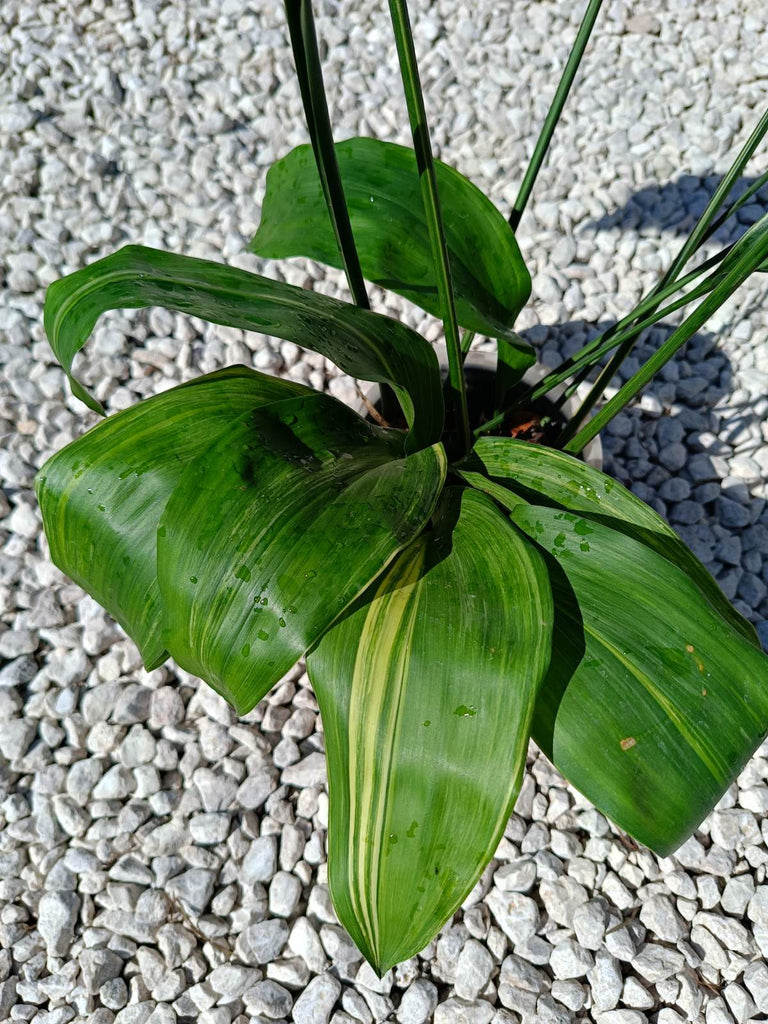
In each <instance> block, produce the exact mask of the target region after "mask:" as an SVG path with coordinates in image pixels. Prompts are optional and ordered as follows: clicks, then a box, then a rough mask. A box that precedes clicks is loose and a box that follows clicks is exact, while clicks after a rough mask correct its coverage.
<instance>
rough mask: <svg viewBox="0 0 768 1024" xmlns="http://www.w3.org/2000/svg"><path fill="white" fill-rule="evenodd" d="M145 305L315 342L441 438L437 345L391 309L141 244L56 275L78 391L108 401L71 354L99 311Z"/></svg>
mask: <svg viewBox="0 0 768 1024" xmlns="http://www.w3.org/2000/svg"><path fill="white" fill-rule="evenodd" d="M310 159H312V156H311V151H310ZM315 173H317V172H316V171H315ZM327 216H328V215H327V213H326V218H327ZM334 244H335V243H334ZM144 306H165V307H166V308H167V309H174V310H178V311H180V312H182V313H189V314H191V315H193V316H198V317H201V318H202V319H203V320H210V321H211V322H213V323H217V324H225V325H227V326H230V327H239V328H241V329H243V330H249V331H259V332H261V333H263V334H271V335H274V336H275V337H278V338H284V339H286V340H288V341H293V342H295V343H296V344H297V345H302V346H303V347H304V348H310V349H313V350H314V351H315V352H319V353H321V354H322V355H324V356H326V357H327V358H328V359H331V360H332V361H333V362H335V363H336V364H337V366H339V367H340V368H341V369H342V370H344V372H345V373H349V374H351V375H352V376H353V377H359V378H361V379H362V380H370V381H378V382H379V383H387V384H391V385H392V387H393V388H394V389H395V392H396V393H397V396H398V399H399V400H400V403H401V405H402V406H403V411H404V413H405V416H406V419H407V420H408V423H409V425H410V426H411V436H410V439H409V449H410V450H413V449H416V448H419V447H424V446H427V445H430V444H433V443H434V442H435V441H437V440H438V438H439V437H440V432H441V430H442V426H443V399H442V392H441V385H440V372H439V368H438V364H437V357H436V356H435V352H434V350H433V348H432V346H431V345H430V344H429V343H428V342H427V341H425V340H424V338H422V337H421V335H420V334H417V333H416V332H415V331H412V330H411V329H410V328H408V327H406V326H405V325H404V324H401V323H398V322H397V321H396V320H392V319H391V318H390V317H386V316H380V315H379V314H377V313H371V312H369V311H368V310H363V309H358V308H357V307H355V306H352V305H349V304H348V303H346V302H339V301H338V300H336V299H331V298H328V297H327V296H325V295H318V294H316V293H315V292H309V291H306V290H305V289H303V288H296V287H294V286H293V285H288V284H282V283H280V282H279V281H272V280H270V279H268V278H266V277H260V276H259V275H258V274H251V273H249V272H248V271H245V270H240V269H238V268H237V267H228V266H225V265H224V264H223V263H212V262H210V261H208V260H198V259H193V258H192V257H189V256H178V255H176V254H174V253H167V252H161V251H160V250H159V249H148V248H146V247H144V246H137V245H130V246H126V247H125V248H124V249H120V250H119V251H118V252H116V253H114V254H113V255H111V256H107V257H106V258H105V259H102V260H97V262H96V263H92V264H90V266H87V267H84V268H83V269H82V270H78V271H76V272H75V273H74V274H70V275H69V276H67V277H64V278H61V279H60V280H58V281H54V283H53V284H52V285H51V286H50V287H49V289H48V292H47V293H46V298H45V330H46V333H47V335H48V339H49V341H50V343H51V347H52V348H53V350H54V352H55V353H56V356H57V357H58V359H59V360H60V362H61V364H62V366H63V367H64V369H65V371H66V372H67V375H68V376H69V379H70V384H71V386H72V391H73V393H74V394H75V395H76V396H77V397H78V398H79V399H81V400H82V401H83V402H85V403H86V405H88V406H89V407H90V408H91V409H94V410H95V411H96V412H101V411H102V410H101V407H100V405H99V403H98V402H96V400H95V399H94V398H93V397H92V396H91V395H89V394H88V392H87V391H86V390H85V389H84V388H83V386H82V385H81V384H80V383H79V382H78V381H77V380H76V379H75V378H74V377H73V376H72V361H73V359H74V357H75V355H76V354H77V353H78V352H79V351H80V349H81V348H82V347H83V345H84V344H85V342H86V341H87V340H88V337H89V335H90V333H91V331H92V330H93V328H94V325H95V324H96V321H97V320H98V318H99V316H101V314H102V313H104V312H106V311H107V310H109V309H125V308H130V309H138V308H141V307H144Z"/></svg>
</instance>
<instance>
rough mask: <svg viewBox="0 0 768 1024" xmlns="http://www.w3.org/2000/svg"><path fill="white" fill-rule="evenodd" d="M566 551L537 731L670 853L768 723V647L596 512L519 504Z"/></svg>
mask: <svg viewBox="0 0 768 1024" xmlns="http://www.w3.org/2000/svg"><path fill="white" fill-rule="evenodd" d="M512 519H513V521H514V522H515V523H517V524H518V526H520V528H521V529H523V530H525V531H526V533H527V534H528V535H529V536H530V537H531V538H533V539H535V540H536V542H537V543H538V544H540V545H541V546H542V547H543V548H544V549H545V550H546V551H548V552H549V553H550V555H552V556H553V557H554V559H556V560H557V563H558V566H559V570H561V571H558V570H557V567H555V571H552V573H551V580H552V585H553V590H554V594H555V635H554V640H553V661H552V665H551V668H550V671H549V674H548V676H547V679H546V680H545V682H544V683H543V685H542V687H541V690H540V696H539V700H538V703H537V706H536V713H535V716H534V726H533V733H534V738H535V739H536V741H537V743H539V745H540V746H541V747H542V749H543V750H544V751H545V753H546V754H547V755H548V756H549V757H550V758H551V759H552V760H553V761H554V763H555V765H556V766H557V767H558V768H559V769H560V771H562V772H563V774H564V775H566V776H567V778H568V779H570V781H571V782H572V783H573V784H574V785H575V786H576V787H577V788H578V789H580V790H581V792H582V793H584V795H585V796H586V797H588V798H589V799H590V800H591V801H592V802H593V803H595V804H596V805H597V806H598V807H599V808H600V809H601V810H603V811H605V812H606V814H608V815H609V816H610V817H611V818H612V819H613V820H614V821H615V822H616V823H617V824H618V825H620V826H621V827H622V828H624V829H626V830H627V831H628V832H630V833H631V834H632V835H633V836H635V838H637V839H639V840H640V842H642V843H645V844H646V845H647V846H650V847H651V848H652V849H653V850H655V851H656V852H657V853H660V854H662V855H667V854H669V853H671V852H672V851H674V850H675V849H676V848H677V847H678V846H679V845H680V843H682V842H683V840H684V839H686V837H687V836H688V835H690V833H691V832H692V831H693V829H694V828H696V826H697V825H698V824H699V823H700V822H701V821H702V819H703V818H704V817H705V816H706V815H707V814H708V813H709V811H710V810H711V809H712V808H713V807H714V805H715V804H716V803H717V801H718V800H719V799H720V797H721V796H722V794H723V793H724V792H725V790H726V789H727V788H728V786H729V785H730V784H731V782H732V781H733V780H734V778H735V777H736V775H737V774H738V772H739V771H740V770H741V769H742V767H743V766H744V764H745V763H746V761H747V760H748V758H749V757H750V755H751V754H752V752H753V751H754V750H755V748H756V747H757V746H758V744H759V743H760V742H761V740H762V739H763V737H764V736H765V734H766V731H768V658H766V656H765V655H764V654H762V653H761V652H760V651H758V650H757V649H756V648H755V647H754V646H753V645H752V644H750V643H749V642H748V641H747V640H746V639H745V638H744V637H743V636H742V635H741V634H740V633H737V632H736V631H735V630H733V629H732V628H731V627H730V626H729V625H728V623H726V622H725V621H724V619H723V618H721V616H720V615H718V614H717V613H716V612H715V611H714V610H713V609H712V606H711V605H710V604H709V603H708V602H707V601H706V600H705V599H704V597H703V596H702V593H701V591H700V590H699V589H698V587H697V586H695V584H694V583H693V582H692V581H691V579H690V578H689V577H688V575H686V573H685V572H684V571H682V570H681V569H679V568H678V567H677V566H675V565H674V564H673V563H672V562H670V561H668V560H667V559H666V558H664V557H662V556H661V555H660V554H658V553H657V552H656V551H654V550H653V549H652V548H650V547H648V546H647V545H645V544H643V543H640V542H638V541H636V540H634V539H633V538H632V537H629V536H627V535H626V534H624V533H620V532H619V531H618V530H614V529H611V528H609V527H608V526H605V525H603V524H602V523H599V522H597V521H595V520H594V519H587V518H583V517H581V516H579V515H575V514H573V513H570V512H562V511H557V510H555V509H551V508H542V507H536V506H533V505H524V504H520V505H518V506H517V507H516V508H515V509H514V511H513V512H512Z"/></svg>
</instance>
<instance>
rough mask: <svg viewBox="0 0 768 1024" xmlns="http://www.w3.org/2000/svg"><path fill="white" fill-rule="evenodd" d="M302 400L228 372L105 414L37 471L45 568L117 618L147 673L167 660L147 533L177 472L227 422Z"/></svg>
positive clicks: (287, 386)
mask: <svg viewBox="0 0 768 1024" xmlns="http://www.w3.org/2000/svg"><path fill="white" fill-rule="evenodd" d="M312 393H313V392H311V391H310V389H308V388H305V387H302V386H301V385H300V384H294V383H292V382H290V381H282V380H277V379H276V378H274V377H267V376H265V375H264V374H261V373H256V372H255V371H254V370H250V369H248V368H247V367H245V366H233V367H231V368H228V369H226V370H221V371H219V372H217V373H211V374H208V375H207V376H205V377H198V378H197V379H196V380H193V381H190V382H189V383H188V384H183V385H181V386H180V387H176V388H173V389H171V390H170V391H166V392H164V393H163V394H161V395H157V396H155V397H154V398H149V399H147V400H146V401H144V402H140V403H139V404H138V405H135V406H133V407H132V408H130V409H126V410H125V411H124V412H119V413H117V414H116V415H115V416H110V417H109V418H108V419H106V420H104V421H103V422H101V423H99V424H98V425H97V426H96V427H94V428H93V429H92V430H89V431H88V432H87V433H86V434H84V435H83V436H82V437H80V438H78V439H77V440H76V441H73V442H72V443H71V444H68V445H67V446H66V448H63V449H62V450H61V451H59V452H57V453H56V454H55V455H54V456H52V457H51V458H50V459H49V460H48V461H47V462H46V464H45V465H44V466H43V468H42V469H41V471H40V474H39V475H38V478H37V481H36V487H37V497H38V501H39V503H40V508H41V511H42V515H43V524H44V526H45V534H46V537H47V538H48V544H49V546H50V549H51V558H52V560H53V561H54V562H55V564H56V565H57V566H58V567H59V568H60V569H61V570H62V571H63V572H65V573H66V574H67V575H68V576H70V577H71V578H72V579H73V580H74V581H75V582H76V583H78V584H79V585H80V586H81V587H83V588H84V589H85V590H87V591H88V593H89V594H91V595H92V597H94V598H95V599H96V600H97V601H98V602H99V604H101V605H102V606H103V607H104V608H106V609H107V611H108V612H109V613H110V614H111V615H112V616H114V618H115V619H117V621H118V622H119V623H120V624H121V625H122V626H123V628H124V629H125V631H126V632H127V633H128V634H129V636H131V637H132V638H133V639H134V640H135V641H136V643H137V645H138V646H139V649H140V650H141V653H142V657H143V659H144V663H145V665H146V666H147V668H150V669H151V668H154V667H156V666H157V665H159V664H160V663H161V662H162V661H163V660H164V659H165V658H166V657H167V652H166V650H165V647H164V644H163V642H162V608H161V602H160V595H159V591H158V585H157V539H156V532H157V525H158V522H159V521H160V516H161V515H162V513H163V510H164V509H165V505H166V502H167V501H168V498H169V497H170V495H171V493H172V492H173V489H174V487H175V486H176V484H177V483H178V482H179V479H180V478H181V475H182V473H183V472H184V469H185V467H186V466H187V464H188V463H189V462H190V460H191V459H193V458H195V457H196V456H197V455H199V454H200V453H201V452H202V451H204V450H205V449H206V448H207V447H208V446H209V445H210V444H211V443H212V442H213V441H214V440H215V438H216V437H217V436H218V434H219V433H220V432H221V431H222V430H224V429H225V428H226V427H227V425H228V424H229V423H231V422H232V420H233V419H235V418H236V417H238V416H240V415H242V414H243V413H245V412H248V411H249V410H252V409H256V408H259V407H260V406H263V405H266V404H268V403H270V402H276V401H281V400H282V399H285V398H289V397H291V396H295V395H301V394H312Z"/></svg>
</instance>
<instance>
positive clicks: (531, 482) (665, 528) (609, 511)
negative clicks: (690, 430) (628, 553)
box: [466, 437, 760, 649]
mask: <svg viewBox="0 0 768 1024" xmlns="http://www.w3.org/2000/svg"><path fill="white" fill-rule="evenodd" d="M466 465H467V467H470V466H472V465H474V466H476V467H477V469H479V470H481V471H483V472H485V473H487V474H488V476H489V477H491V478H493V479H496V480H500V481H503V484H504V486H506V487H508V488H510V489H511V490H513V491H514V492H516V493H517V494H519V495H521V496H522V497H524V498H526V499H527V500H528V501H530V502H532V503H533V504H552V505H555V506H557V507H559V508H564V509H568V510H569V511H570V512H579V513H581V514H582V515H585V516H587V517H588V518H590V519H594V520H595V521H597V522H602V523H604V524H605V525H606V526H611V527H613V528H614V529H616V530H619V531H620V532H621V533H625V534H626V535H627V536H628V537H634V539H635V540H639V541H642V542H643V543H644V544H647V545H648V547H650V548H653V550H654V551H657V552H658V553H659V554H660V555H663V556H664V557H665V558H667V559H669V561H670V562H672V563H673V564H674V565H676V566H678V568H680V569H682V570H683V572H685V573H686V574H687V575H688V576H689V577H690V579H691V581H692V582H693V583H695V584H696V586H697V587H698V588H699V590H700V591H701V592H702V594H703V595H704V597H706V599H707V601H709V603H710V604H711V605H712V607H713V608H714V609H715V610H716V611H717V612H718V614H719V615H721V616H722V617H723V618H724V619H725V621H726V622H727V623H729V625H730V626H732V627H733V629H735V630H737V631H738V632H739V633H741V634H742V635H743V636H744V637H746V639H747V640H749V641H750V643H752V644H754V645H755V646H756V647H757V648H758V649H759V648H760V641H759V640H758V638H757V633H756V632H755V628H754V626H753V625H752V623H750V622H748V621H747V620H746V619H745V618H744V617H743V616H741V615H739V613H738V612H737V611H736V609H735V608H734V607H733V605H732V604H731V603H730V601H728V599H727V598H726V596H725V595H724V594H723V592H722V590H721V589H720V587H719V586H718V585H717V583H716V582H715V580H714V579H713V578H712V576H711V575H710V573H709V572H708V571H707V569H706V568H705V567H704V566H703V565H702V564H701V562H700V561H699V560H698V558H696V556H695V555H694V554H693V552H692V551H691V550H690V549H689V548H688V547H687V546H686V545H685V544H684V543H683V541H682V540H681V539H680V538H679V537H678V535H677V534H676V533H675V531H674V530H673V529H672V527H671V526H670V525H669V523H667V522H665V520H664V519H662V518H661V516H660V515H659V514H658V513H657V512H654V510H653V509H652V508H651V507H650V506H649V505H646V503H645V502H644V501H641V500H640V499H639V498H638V497H636V496H635V495H634V494H633V493H632V492H631V491H629V490H627V488H626V487H624V486H623V485H622V484H620V483H619V482H618V481H617V480H614V479H613V478H612V477H610V476H608V475H607V474H606V473H601V472H600V470H597V469H594V468H593V467H592V466H588V465H587V464H586V463H585V462H582V461H581V460H580V459H578V458H576V457H574V456H573V455H566V454H564V453H563V452H559V451H555V450H554V449H552V448H545V447H543V446H541V445H535V444H530V443H529V442H527V441H516V440H514V439H513V438H506V437H484V438H481V439H480V440H478V442H477V443H476V445H475V447H474V450H473V456H472V457H471V461H468V462H467V463H466ZM467 479H468V480H469V482H472V483H475V484H476V485H477V486H480V481H479V480H478V479H477V478H476V477H473V478H472V479H471V480H470V478H469V477H467Z"/></svg>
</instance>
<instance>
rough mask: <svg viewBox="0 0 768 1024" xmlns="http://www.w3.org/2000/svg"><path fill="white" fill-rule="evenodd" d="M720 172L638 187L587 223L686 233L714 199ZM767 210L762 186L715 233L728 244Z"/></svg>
mask: <svg viewBox="0 0 768 1024" xmlns="http://www.w3.org/2000/svg"><path fill="white" fill-rule="evenodd" d="M721 180H722V179H721V176H720V175H714V174H713V175H710V176H709V177H706V178H698V177H694V176H693V175H690V174H684V175H682V176H681V177H679V178H677V179H676V180H675V181H670V182H667V184H666V185H649V186H648V187H647V188H642V189H639V190H638V191H637V192H635V193H634V194H633V195H632V196H631V197H630V199H629V201H628V202H627V203H626V204H625V205H624V206H622V207H620V208H619V209H617V210H614V211H613V212H612V213H608V214H606V215H605V216H604V217H601V218H600V219H599V220H594V221H591V222H589V223H588V224H587V225H586V226H587V228H589V229H591V230H593V231H604V230H606V229H608V228H616V227H618V228H621V229H622V230H626V229H628V228H629V229H635V230H642V229H643V228H650V227H653V228H658V229H660V230H663V231H671V232H673V233H674V234H676V235H683V236H687V235H688V233H689V232H690V230H691V228H692V227H693V226H694V224H695V223H696V221H697V219H698V218H699V216H700V215H701V214H702V213H703V212H704V209H705V207H706V205H707V203H708V202H709V200H710V199H711V198H712V196H713V194H714V192H715V190H716V189H717V187H718V185H719V184H720V181H721ZM755 180H756V179H755V178H754V177H752V178H743V179H742V180H741V181H740V182H739V183H738V185H737V186H736V187H735V188H734V189H733V191H732V193H731V195H730V197H729V198H730V201H731V202H733V201H734V200H735V199H738V198H739V196H741V195H742V194H743V193H744V192H745V191H746V190H747V189H748V188H749V186H750V185H752V184H753V183H754V181H755ZM767 210H768V186H766V187H764V188H762V189H760V191H759V192H757V193H756V194H755V195H754V196H752V197H751V198H750V199H749V200H748V201H747V202H746V203H745V204H744V206H743V207H742V208H741V209H740V210H739V211H738V212H737V214H736V216H735V217H734V218H732V219H731V220H729V221H728V223H726V224H724V225H723V226H722V227H721V228H720V229H718V230H717V231H716V232H715V233H714V235H713V236H712V237H713V238H714V239H715V240H716V241H718V242H720V243H722V244H725V245H727V244H728V243H729V242H732V241H734V240H735V239H736V238H738V237H739V235H741V234H743V233H744V231H745V230H746V228H748V227H749V226H750V224H754V223H755V221H756V220H758V219H759V218H760V217H761V216H762V215H763V214H764V213H765V212H766V211H767Z"/></svg>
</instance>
